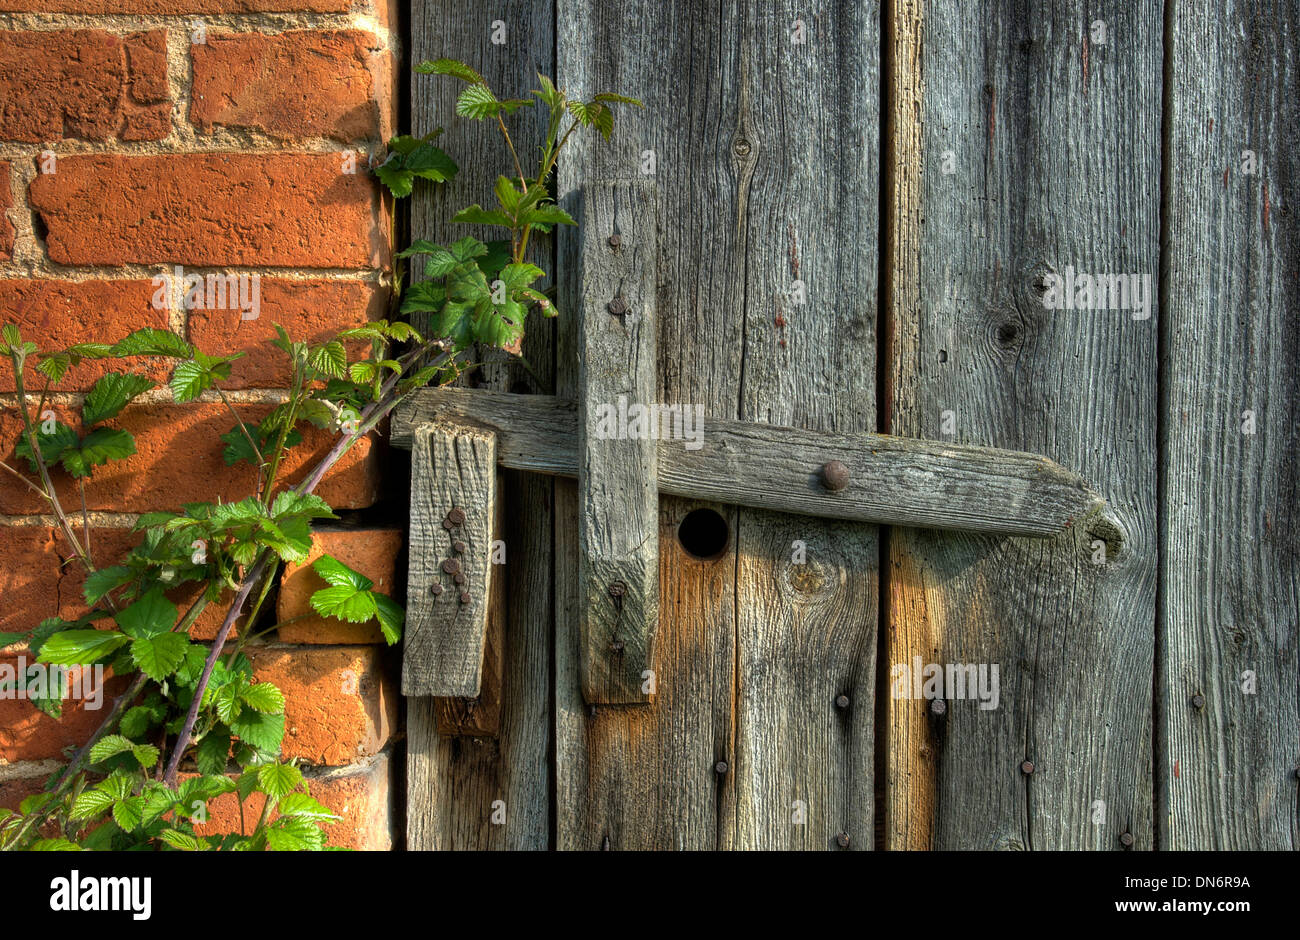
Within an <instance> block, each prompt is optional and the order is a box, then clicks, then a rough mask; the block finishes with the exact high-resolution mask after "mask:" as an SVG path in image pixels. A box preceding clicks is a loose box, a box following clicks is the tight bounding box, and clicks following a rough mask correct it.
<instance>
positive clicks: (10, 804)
mask: <svg viewBox="0 0 1300 940" xmlns="http://www.w3.org/2000/svg"><path fill="white" fill-rule="evenodd" d="M54 769H55V768H54V767H52V766H51V765H49V764H37V763H33V764H15V765H14V766H12V767H6V768H5V776H4V777H3V778H0V807H3V808H4V809H11V810H13V811H14V812H17V811H18V805H19V804H20V803H22V801H23V800H25V799H27V797H29V796H31V795H32V794H34V793H40V792H41V791H42V790H44V789H45V781H46V780H48V779H49V778H50V774H51V773H52V772H53V771H54Z"/></svg>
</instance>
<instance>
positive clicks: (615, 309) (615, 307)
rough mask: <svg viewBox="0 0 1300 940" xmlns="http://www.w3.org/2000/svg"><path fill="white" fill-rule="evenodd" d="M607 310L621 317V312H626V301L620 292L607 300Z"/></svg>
mask: <svg viewBox="0 0 1300 940" xmlns="http://www.w3.org/2000/svg"><path fill="white" fill-rule="evenodd" d="M609 312H610V313H612V314H614V316H616V317H621V316H622V315H623V314H625V313H627V301H626V300H624V299H623V295H622V294H620V295H619V296H617V297H615V298H614V299H613V300H611V301H610V302H609Z"/></svg>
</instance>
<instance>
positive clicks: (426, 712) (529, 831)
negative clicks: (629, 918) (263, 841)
mask: <svg viewBox="0 0 1300 940" xmlns="http://www.w3.org/2000/svg"><path fill="white" fill-rule="evenodd" d="M496 19H501V20H503V21H504V22H505V23H506V25H507V30H506V43H505V45H503V46H501V45H494V44H493V43H492V40H491V36H492V22H493V20H496ZM554 22H555V13H554V9H553V7H552V4H551V3H550V2H549V0H504V2H502V3H498V4H496V5H495V6H494V7H493V9H492V10H491V11H488V10H486V9H485V8H484V7H483V5H482V4H481V3H478V2H476V0H417V2H415V3H413V4H412V5H411V48H410V61H411V62H412V63H418V62H420V61H422V60H424V59H436V58H439V57H441V56H452V57H456V58H460V59H463V60H464V61H466V62H469V63H471V64H472V65H473V66H474V67H475V68H477V69H478V70H479V72H480V73H482V74H483V75H484V76H485V77H486V78H487V79H488V81H489V82H491V83H492V86H493V87H494V88H495V89H497V90H498V91H500V92H501V93H503V94H509V95H514V94H515V93H517V92H524V91H526V90H527V89H529V88H533V87H535V86H536V82H537V74H536V73H537V72H538V71H542V72H545V73H553V71H554V60H553V53H552V50H553V48H554V44H555V40H554ZM410 82H411V85H410V88H411V113H412V131H413V133H415V134H417V135H422V134H426V133H429V132H430V131H432V130H433V129H434V128H436V127H439V126H443V127H446V129H447V131H446V133H445V134H444V135H443V136H442V137H440V138H439V141H438V142H439V144H440V145H441V146H443V147H444V148H445V149H446V150H447V152H448V153H450V154H452V156H453V158H454V159H455V160H456V162H457V164H459V166H460V173H459V175H458V176H457V178H456V180H455V181H454V182H453V183H452V184H450V185H449V186H447V187H439V186H432V185H428V184H425V183H423V182H417V184H416V191H415V194H414V195H413V196H412V197H411V199H410V200H409V201H408V204H409V205H410V208H411V233H410V234H411V237H412V238H428V239H431V240H435V241H441V242H449V241H454V240H455V239H457V238H462V237H464V236H465V235H468V234H478V235H488V234H489V233H488V232H487V231H476V230H475V229H474V228H473V227H471V226H465V225H452V224H450V222H449V221H448V220H449V219H450V218H451V217H452V215H453V214H454V213H455V212H456V211H458V210H459V209H461V208H463V207H464V206H467V205H469V204H471V203H474V202H483V201H484V200H485V199H488V198H490V195H489V194H490V192H491V185H492V182H493V181H494V180H495V179H496V177H497V175H498V174H499V173H503V172H509V170H510V166H511V161H510V156H509V153H508V152H507V151H506V150H505V148H504V146H503V145H502V143H501V139H500V132H499V130H498V129H496V128H495V127H493V126H491V125H489V124H488V123H486V122H482V123H480V122H475V121H467V120H464V119H461V118H457V117H456V116H455V107H454V105H455V99H456V95H457V93H458V92H459V91H460V90H461V86H460V85H459V83H458V82H456V81H454V80H452V79H448V78H441V77H437V76H428V75H414V74H412V75H411V76H410ZM538 120H540V119H539V118H538V117H537V114H536V113H535V109H526V110H525V111H523V112H521V113H520V114H519V115H518V116H517V118H516V120H515V123H513V124H512V125H511V132H512V136H513V137H514V140H515V146H516V147H517V148H519V150H520V153H521V154H523V153H525V152H533V151H534V148H535V147H536V146H537V144H538V143H539V141H540V140H541V130H540V129H539V127H538V124H537V122H538ZM530 255H531V256H532V257H533V258H534V259H537V260H538V263H539V264H540V266H541V267H543V268H544V269H547V270H552V269H553V260H552V256H553V248H552V247H551V246H550V240H549V238H541V239H534V248H533V249H532V250H531V251H530ZM538 286H540V285H538ZM552 336H553V329H552V328H551V327H550V326H549V324H548V323H542V322H534V321H530V322H529V324H528V331H527V337H526V339H525V341H524V351H525V353H526V355H527V356H528V358H529V361H531V362H532V364H533V368H534V370H536V371H537V372H538V373H539V374H540V376H541V378H542V379H543V380H544V381H547V382H550V381H551V380H552V378H551V377H552V375H553V360H554V347H553V339H552ZM488 358H489V363H488V365H487V366H485V368H484V370H483V372H482V375H481V381H483V382H484V383H485V384H487V385H488V386H489V387H491V388H497V389H501V390H507V389H511V390H516V391H519V390H523V389H524V388H526V387H528V386H529V382H528V379H527V376H526V373H524V371H523V370H522V369H520V368H519V367H518V366H511V365H501V364H498V361H499V360H497V359H496V358H495V357H488ZM546 391H551V389H549V388H548V389H546ZM501 490H502V494H503V497H504V503H505V518H506V523H505V534H504V536H503V539H504V541H505V543H506V565H505V567H504V573H505V575H506V577H507V582H506V583H507V590H508V594H509V601H508V604H507V605H506V607H507V619H506V624H505V629H504V634H505V636H504V649H503V650H502V651H501V656H502V688H501V709H500V725H499V732H498V734H497V736H496V737H495V738H484V737H474V738H468V737H458V738H443V737H441V736H439V735H438V733H437V712H438V705H437V704H435V703H436V702H438V701H439V700H435V699H425V698H419V699H409V700H408V701H407V846H408V848H411V849H471V850H485V849H497V848H499V849H516V850H517V849H544V848H546V847H547V846H548V845H549V844H550V843H551V833H550V828H551V827H550V804H551V798H552V787H551V778H552V774H551V769H550V763H549V760H550V751H551V740H552V739H551V668H552V661H553V660H552V655H553V654H552V643H553V638H552V629H553V620H552V609H553V603H554V595H553V590H552V586H551V585H552V578H551V566H552V554H551V538H552V536H551V531H552V526H553V502H552V490H553V483H552V481H551V480H550V479H548V478H545V477H539V476H536V475H534V474H522V473H517V472H515V471H512V470H507V471H506V472H504V473H503V474H502V483H501ZM490 652H491V651H490V649H489V653H490ZM498 800H499V801H501V802H503V803H504V804H505V807H504V813H505V822H504V823H503V824H496V823H494V822H493V821H492V817H493V812H494V809H493V805H494V804H495V803H496V802H497V801H498Z"/></svg>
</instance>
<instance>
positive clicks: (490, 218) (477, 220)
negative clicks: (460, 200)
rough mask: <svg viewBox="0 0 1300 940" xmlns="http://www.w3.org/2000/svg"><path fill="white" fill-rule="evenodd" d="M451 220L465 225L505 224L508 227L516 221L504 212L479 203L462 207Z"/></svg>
mask: <svg viewBox="0 0 1300 940" xmlns="http://www.w3.org/2000/svg"><path fill="white" fill-rule="evenodd" d="M451 220H452V221H453V222H461V223H463V224H465V225H504V226H505V227H506V228H511V227H513V225H514V221H513V220H512V219H511V218H510V217H509V216H508V215H506V214H505V213H504V212H497V211H495V210H491V211H489V210H487V209H484V208H483V207H482V206H480V205H477V204H475V205H472V206H470V207H469V208H468V209H461V210H460V211H459V212H457V213H456V214H455V215H454V216H452V219H451Z"/></svg>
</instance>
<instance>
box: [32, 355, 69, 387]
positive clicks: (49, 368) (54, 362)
mask: <svg viewBox="0 0 1300 940" xmlns="http://www.w3.org/2000/svg"><path fill="white" fill-rule="evenodd" d="M71 365H72V357H71V356H69V355H68V354H67V353H51V354H50V355H48V356H46V357H45V358H44V359H42V360H41V361H40V362H39V363H37V365H36V371H37V372H39V373H41V374H42V375H44V376H45V377H46V378H48V379H49V380H50V382H51V384H56V383H58V382H59V380H60V379H62V378H63V377H64V376H65V375H67V373H68V368H69V367H70V366H71Z"/></svg>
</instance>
